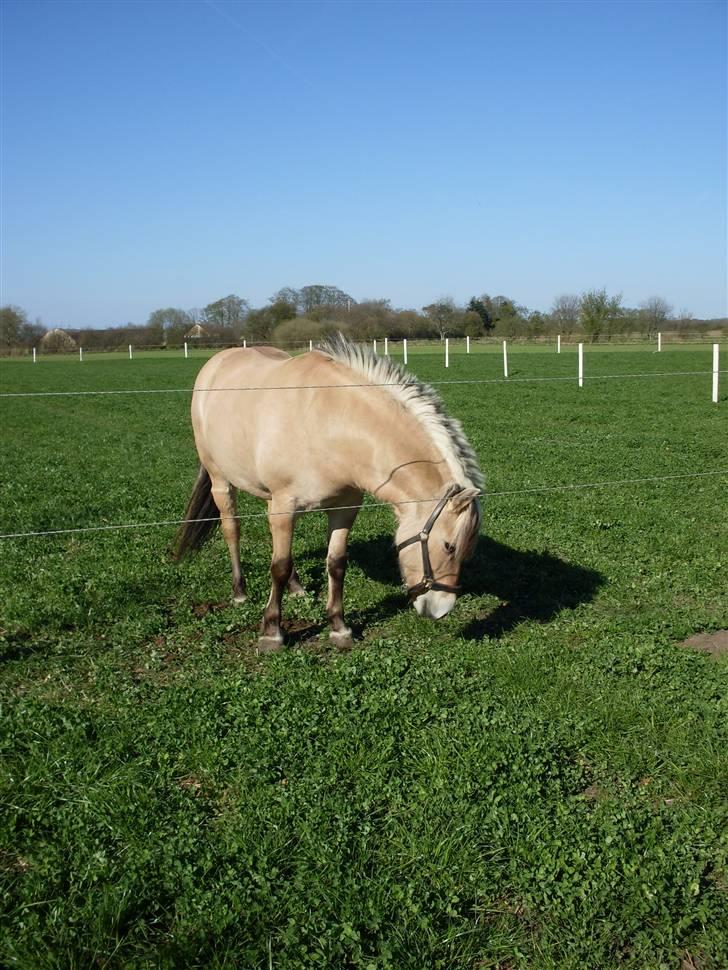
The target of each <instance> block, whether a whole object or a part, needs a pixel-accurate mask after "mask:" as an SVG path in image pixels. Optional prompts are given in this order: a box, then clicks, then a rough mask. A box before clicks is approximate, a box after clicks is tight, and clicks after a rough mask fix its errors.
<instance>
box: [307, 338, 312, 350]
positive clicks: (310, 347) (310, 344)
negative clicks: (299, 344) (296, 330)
mask: <svg viewBox="0 0 728 970" xmlns="http://www.w3.org/2000/svg"><path fill="white" fill-rule="evenodd" d="M308 349H309V350H313V340H309V342H308Z"/></svg>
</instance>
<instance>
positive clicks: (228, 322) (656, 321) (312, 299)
mask: <svg viewBox="0 0 728 970" xmlns="http://www.w3.org/2000/svg"><path fill="white" fill-rule="evenodd" d="M727 324H728V321H726V320H708V321H706V320H696V319H694V318H693V316H692V314H691V313H689V312H688V311H685V310H683V311H680V313H678V314H675V313H674V312H673V308H672V307H671V306H670V305H669V304H668V303H667V301H666V300H664V299H662V297H659V296H655V297H650V298H649V299H647V300H645V301H644V302H643V303H642V304H641V305H640V306H639V307H636V308H630V307H626V306H624V305H623V303H622V297H621V295H620V294H617V295H610V294H608V293H607V292H606V290H604V289H600V290H588V291H586V292H584V293H581V294H562V295H561V296H558V297H557V298H556V299H555V300H554V302H553V304H552V306H551V308H550V310H549V311H548V312H547V313H543V312H541V311H539V310H529V309H528V308H527V307H525V306H523V305H522V304H520V303H518V302H517V301H516V300H514V299H511V298H510V297H506V296H502V295H499V296H491V295H489V294H488V293H482V294H480V295H479V296H473V297H472V298H471V299H470V300H469V301H468V303H467V304H465V305H458V304H457V303H456V302H455V301H454V300H453V299H452V298H451V297H442V298H440V299H439V300H436V301H435V302H434V303H430V304H428V305H427V306H424V307H422V308H421V309H420V310H412V309H405V310H402V309H395V308H394V307H392V305H391V303H390V301H389V300H386V299H370V300H359V301H357V300H355V299H354V298H353V297H352V296H350V295H349V294H348V293H345V292H344V291H343V290H341V289H339V288H338V287H336V286H327V285H318V284H317V285H311V286H304V287H302V288H301V289H294V288H293V287H284V288H283V289H280V290H278V291H277V292H276V293H274V294H273V295H272V296H271V297H270V299H269V300H268V301H267V303H266V304H265V305H264V306H262V307H253V306H251V304H250V303H249V301H248V300H246V299H244V298H242V297H240V296H237V295H236V294H230V295H229V296H225V297H222V298H221V299H219V300H215V301H214V302H212V303H209V304H208V305H207V306H205V307H203V308H202V309H190V310H185V309H181V308H179V307H164V308H160V309H157V310H154V311H152V313H150V315H149V318H148V320H147V322H146V323H144V324H133V323H129V324H127V325H126V326H122V327H101V328H85V329H74V328H64V329H63V330H58V329H55V330H47V329H46V328H45V327H44V326H43V324H42V323H41V321H40V320H36V321H35V322H30V320H29V319H28V317H27V314H26V313H25V311H24V310H22V309H21V308H19V307H15V306H5V307H2V308H0V351H4V352H6V353H8V352H12V351H13V350H20V351H22V350H23V349H25V350H28V349H30V348H31V347H33V346H39V347H40V348H41V349H42V350H44V351H46V352H53V351H63V350H65V351H67V350H69V349H72V348H73V346H83V347H84V348H86V349H88V350H94V349H108V350H111V349H119V348H124V347H126V345H127V344H133V345H134V346H135V347H148V348H151V347H156V348H163V347H179V346H181V344H182V343H183V342H184V341H185V340H186V341H189V342H193V343H196V344H200V345H203V346H204V345H208V346H209V345H214V344H225V343H229V344H235V343H238V342H240V341H241V340H243V339H246V340H247V341H248V342H250V343H274V344H278V345H281V346H286V345H287V346H290V345H296V344H305V343H307V342H308V341H309V340H314V341H316V340H320V339H321V338H322V337H325V336H326V335H327V334H329V333H333V332H336V331H342V332H343V333H345V334H347V335H348V336H350V337H352V338H353V339H355V340H372V339H376V338H383V337H385V336H386V337H389V338H391V339H393V340H397V339H401V338H403V337H407V338H410V339H414V338H438V337H439V338H440V339H444V338H445V337H448V336H449V337H464V336H466V335H467V336H469V337H471V338H474V339H478V338H483V337H488V336H493V337H501V338H506V339H510V340H513V339H538V338H542V337H548V336H550V335H555V334H557V333H560V334H561V335H562V336H564V337H570V336H574V335H577V334H578V335H581V336H583V337H584V339H586V340H589V341H609V340H612V339H615V338H617V337H619V336H620V335H627V334H629V335H637V336H643V337H652V336H654V335H655V334H656V333H657V332H658V331H664V332H668V331H677V332H683V333H687V332H690V331H696V330H698V331H699V330H701V329H706V330H707V329H708V328H711V327H713V328H715V327H719V328H722V327H724V326H726V325H727ZM69 341H70V343H69Z"/></svg>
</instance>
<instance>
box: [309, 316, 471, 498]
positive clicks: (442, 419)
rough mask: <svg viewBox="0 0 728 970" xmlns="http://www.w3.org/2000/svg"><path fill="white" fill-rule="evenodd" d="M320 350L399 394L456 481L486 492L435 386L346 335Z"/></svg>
mask: <svg viewBox="0 0 728 970" xmlns="http://www.w3.org/2000/svg"><path fill="white" fill-rule="evenodd" d="M318 349H319V350H321V351H322V352H323V353H325V354H329V355H330V356H331V357H333V358H334V360H337V361H339V363H341V364H344V365H345V366H346V367H349V368H351V370H353V371H354V372H355V373H356V374H358V375H359V376H360V377H362V378H364V379H365V380H366V381H367V382H368V383H370V384H377V385H381V386H382V387H383V388H384V389H385V390H386V391H388V392H389V393H390V394H391V395H392V396H393V397H395V398H396V399H397V400H398V401H399V402H400V404H402V405H403V407H405V408H406V409H407V410H408V411H409V413H410V414H412V415H413V417H415V418H417V420H418V421H419V422H420V424H421V425H422V426H423V428H424V429H425V430H426V431H427V433H428V435H429V436H430V438H431V439H432V441H433V442H434V444H435V445H436V447H437V449H438V450H439V451H440V453H441V454H442V456H443V458H444V459H445V461H446V462H447V464H448V467H449V468H450V471H451V473H452V476H453V478H454V480H455V481H456V482H458V483H459V484H460V485H465V486H472V487H474V488H477V489H480V490H481V491H482V489H483V488H484V485H485V482H484V479H483V473H482V472H481V470H480V467H479V465H478V459H477V458H476V456H475V452H474V451H473V449H472V447H471V445H470V442H469V441H468V439H467V438H466V437H465V432H464V431H463V429H462V425H461V424H460V422H459V421H458V420H457V419H456V418H451V417H450V416H449V415H448V414H446V412H445V407H444V405H443V403H442V400H441V399H440V396H439V394H438V393H437V391H435V390H434V388H432V387H430V386H429V384H423V383H422V381H419V380H418V379H417V378H416V377H415V376H414V375H413V374H410V373H408V372H407V371H406V370H405V369H404V367H401V366H400V365H399V364H396V363H395V362H394V361H393V360H392V359H391V358H389V357H377V356H376V355H375V354H373V353H372V352H371V351H369V350H365V349H364V348H362V347H359V346H357V345H356V344H353V343H351V341H349V340H347V339H346V337H344V336H343V335H342V334H337V335H336V336H332V337H328V338H327V339H326V340H324V341H323V342H322V343H321V344H320V345H319V348H318Z"/></svg>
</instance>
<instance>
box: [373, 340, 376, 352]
mask: <svg viewBox="0 0 728 970" xmlns="http://www.w3.org/2000/svg"><path fill="white" fill-rule="evenodd" d="M373 344H374V353H375V354H376V352H377V342H376V340H374V341H373Z"/></svg>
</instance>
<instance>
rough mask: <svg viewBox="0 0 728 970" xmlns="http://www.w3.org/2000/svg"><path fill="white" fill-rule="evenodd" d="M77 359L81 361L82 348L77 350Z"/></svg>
mask: <svg viewBox="0 0 728 970" xmlns="http://www.w3.org/2000/svg"><path fill="white" fill-rule="evenodd" d="M78 359H79V360H83V347H79V348H78Z"/></svg>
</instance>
